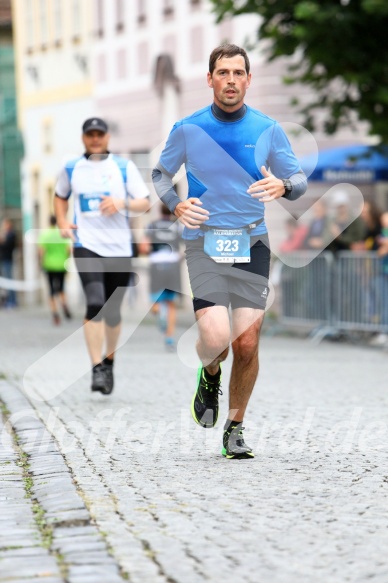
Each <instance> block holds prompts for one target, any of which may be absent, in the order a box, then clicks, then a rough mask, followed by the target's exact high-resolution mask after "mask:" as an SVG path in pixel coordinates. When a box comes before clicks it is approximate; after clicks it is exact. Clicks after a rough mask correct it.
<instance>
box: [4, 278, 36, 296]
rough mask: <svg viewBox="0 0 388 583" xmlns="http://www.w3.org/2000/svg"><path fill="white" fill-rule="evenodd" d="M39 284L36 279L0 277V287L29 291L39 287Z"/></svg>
mask: <svg viewBox="0 0 388 583" xmlns="http://www.w3.org/2000/svg"><path fill="white" fill-rule="evenodd" d="M40 287H41V284H40V282H39V281H38V280H34V281H25V280H24V279H9V278H8V277H0V289H6V290H13V291H21V292H29V291H35V290H37V289H40Z"/></svg>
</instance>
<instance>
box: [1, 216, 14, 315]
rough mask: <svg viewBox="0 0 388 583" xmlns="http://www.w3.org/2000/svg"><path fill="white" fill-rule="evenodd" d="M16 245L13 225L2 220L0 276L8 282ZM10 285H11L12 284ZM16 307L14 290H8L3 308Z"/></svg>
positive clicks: (11, 271)
mask: <svg viewBox="0 0 388 583" xmlns="http://www.w3.org/2000/svg"><path fill="white" fill-rule="evenodd" d="M16 245H17V237H16V232H15V229H14V226H13V223H12V221H11V220H10V219H9V218H4V219H3V221H2V224H1V228H0V259H1V274H2V276H3V277H5V278H7V279H9V280H12V279H13V268H14V251H15V249H16ZM10 283H11V285H12V282H10ZM16 305H17V301H16V293H15V290H13V289H8V290H7V293H6V295H5V300H4V306H5V307H6V308H15V307H16Z"/></svg>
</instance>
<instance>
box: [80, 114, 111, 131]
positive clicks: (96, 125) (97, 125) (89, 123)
mask: <svg viewBox="0 0 388 583" xmlns="http://www.w3.org/2000/svg"><path fill="white" fill-rule="evenodd" d="M93 130H97V131H99V132H104V134H106V133H107V132H108V124H107V123H106V122H105V121H104V120H103V119H101V118H100V117H90V118H89V119H87V120H86V121H85V122H84V125H83V126H82V131H83V133H84V134H87V133H88V132H92V131H93Z"/></svg>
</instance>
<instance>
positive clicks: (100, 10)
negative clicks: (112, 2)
mask: <svg viewBox="0 0 388 583" xmlns="http://www.w3.org/2000/svg"><path fill="white" fill-rule="evenodd" d="M96 2H97V30H96V34H97V36H100V37H102V36H104V1H103V0H96Z"/></svg>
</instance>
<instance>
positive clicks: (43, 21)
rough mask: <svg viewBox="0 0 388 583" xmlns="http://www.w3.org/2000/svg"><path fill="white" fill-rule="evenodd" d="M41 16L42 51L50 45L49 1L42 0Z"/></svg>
mask: <svg viewBox="0 0 388 583" xmlns="http://www.w3.org/2000/svg"><path fill="white" fill-rule="evenodd" d="M39 12H40V13H39V16H40V44H41V46H42V49H45V48H46V47H47V44H48V14H47V0H40V3H39Z"/></svg>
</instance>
